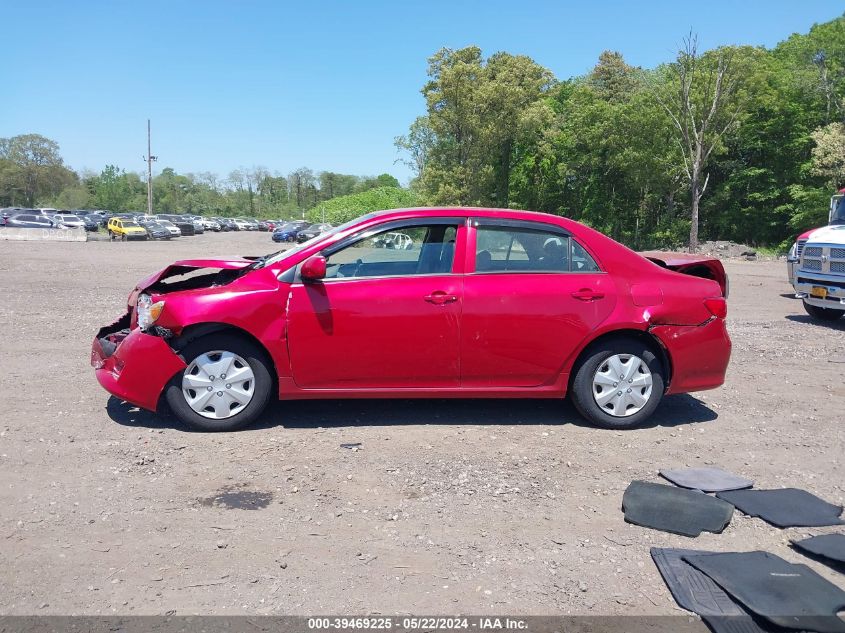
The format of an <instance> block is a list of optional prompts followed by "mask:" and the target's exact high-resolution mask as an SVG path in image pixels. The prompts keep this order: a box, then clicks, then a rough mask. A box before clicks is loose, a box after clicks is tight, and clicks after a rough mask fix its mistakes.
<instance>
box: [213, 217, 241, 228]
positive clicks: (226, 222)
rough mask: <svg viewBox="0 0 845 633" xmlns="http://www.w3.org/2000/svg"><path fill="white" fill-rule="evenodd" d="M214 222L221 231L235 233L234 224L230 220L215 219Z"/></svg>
mask: <svg viewBox="0 0 845 633" xmlns="http://www.w3.org/2000/svg"><path fill="white" fill-rule="evenodd" d="M214 220H215V221H216V222H217V223H218V224H219V225H220V230H221V231H237V228H236V227H235V223H234V221H233V220H232V218H221V217H216V218H214Z"/></svg>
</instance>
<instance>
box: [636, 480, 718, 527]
mask: <svg viewBox="0 0 845 633" xmlns="http://www.w3.org/2000/svg"><path fill="white" fill-rule="evenodd" d="M622 510H624V511H625V520H626V521H628V522H629V523H633V524H635V525H642V526H643V527H650V528H654V529H655V530H663V531H665V532H672V533H673V534H682V535H683V536H698V535H699V534H701V532H702V531H705V530H706V531H707V532H721V531H722V530H724V529H725V526H726V525H727V524H728V523H730V521H731V517H732V516H733V511H734V509H733V506H732V505H731V504H729V503H727V502H725V501H721V500H719V499H716V498H715V497H709V496H707V495H706V494H704V493H703V492H693V491H692V490H684V489H683V488H675V487H674V486H663V485H661V484H652V483H649V482H647V481H632V482H631V484H630V485H629V486H628V488H627V489H626V490H625V494H624V495H623V496H622Z"/></svg>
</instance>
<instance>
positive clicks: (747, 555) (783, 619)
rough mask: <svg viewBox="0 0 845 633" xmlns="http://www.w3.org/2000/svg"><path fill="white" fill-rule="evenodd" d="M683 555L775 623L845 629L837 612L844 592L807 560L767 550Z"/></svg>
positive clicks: (844, 605)
mask: <svg viewBox="0 0 845 633" xmlns="http://www.w3.org/2000/svg"><path fill="white" fill-rule="evenodd" d="M683 559H684V560H685V561H687V562H688V563H689V564H690V565H692V566H693V567H695V568H696V569H698V570H699V571H701V572H703V573H705V574H707V575H708V576H709V577H710V578H711V579H712V580H714V581H715V582H716V584H718V585H719V586H720V587H721V588H722V589H724V590H725V592H727V593H728V594H729V595H730V596H731V597H732V598H733V599H734V600H737V601H738V602H740V603H742V604H743V605H744V606H745V608H746V609H748V610H749V611H751V612H752V613H756V614H757V615H759V616H760V617H763V618H765V619H766V620H768V621H769V622H772V623H773V624H776V625H777V626H782V627H786V628H791V629H803V630H808V631H818V632H819V633H845V621H843V620H841V619H840V618H838V617H837V616H836V613H837V611H840V610H842V609H845V591H842V590H841V589H839V588H838V587H837V586H836V585H834V584H833V583H831V582H828V581H827V580H825V579H824V578H822V577H821V576H819V575H818V574H817V573H816V572H814V571H813V570H812V569H810V568H809V567H807V566H806V565H794V564H792V563H789V562H787V561H785V560H783V559H782V558H780V557H779V556H775V555H774V554H770V553H768V552H743V553H727V554H705V555H699V554H687V555H685V556H683Z"/></svg>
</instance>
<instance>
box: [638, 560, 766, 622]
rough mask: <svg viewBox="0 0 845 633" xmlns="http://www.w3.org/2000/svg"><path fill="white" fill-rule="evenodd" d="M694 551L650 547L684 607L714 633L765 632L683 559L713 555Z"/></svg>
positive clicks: (706, 577)
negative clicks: (698, 616) (696, 615)
mask: <svg viewBox="0 0 845 633" xmlns="http://www.w3.org/2000/svg"><path fill="white" fill-rule="evenodd" d="M713 553H715V552H702V551H696V550H692V549H670V548H658V547H652V548H651V557H652V559H654V564H655V565H657V569H658V571H659V572H660V575H661V576H663V580H664V581H665V582H666V586H667V587H669V591H671V592H672V597H674V598H675V602H677V603H678V604H679V605H680V606H681V607H683V608H684V609H686V610H687V611H692V612H693V613H697V614H698V615H700V616H701V619H702V620H704V621H705V622H706V623H707V625H708V626H709V627H710V628H711V629H712V630H713V631H714V633H766V629H764V628H762V627H760V626H759V625H758V624H757V623H756V622H755V621H754V620H753V619H752V618H751V616H750V615H748V612H747V611H746V610H745V609H744V608H743V607H742V606H741V605H739V604H737V603H736V602H734V601H733V600H732V599H731V597H730V596H729V595H728V594H726V593H725V592H724V591H723V590H722V588H721V587H720V586H719V585H717V584H716V583H715V582H713V581H712V580H711V579H710V578H709V577H708V576H706V575H705V574H703V573H701V572H700V571H698V570H697V569H696V568H695V567H693V566H692V565H690V564H689V563H688V562H686V561H685V560H683V559H682V558H681V557H682V556H687V555H689V556H696V555H699V556H700V555H706V554H713Z"/></svg>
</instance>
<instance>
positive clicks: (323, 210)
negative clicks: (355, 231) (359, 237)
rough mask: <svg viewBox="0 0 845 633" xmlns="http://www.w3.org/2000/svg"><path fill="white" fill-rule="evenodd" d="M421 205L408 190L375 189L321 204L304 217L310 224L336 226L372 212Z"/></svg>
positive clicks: (393, 188) (418, 198)
mask: <svg viewBox="0 0 845 633" xmlns="http://www.w3.org/2000/svg"><path fill="white" fill-rule="evenodd" d="M421 204H422V200H421V198H420V197H419V196H418V195H416V194H414V193H413V192H412V191H409V190H408V189H401V188H399V187H377V188H375V189H368V190H366V191H361V192H359V193H353V194H349V195H347V196H340V197H337V198H332V199H331V200H327V201H325V202H322V203H320V204H319V205H317V206H316V207H314V208H313V209H310V210H309V211H308V212H307V214H306V217H307V218H308V219H309V220H311V221H312V222H330V223H331V224H335V225H337V224H343V223H344V222H349V221H350V220H354V219H355V218H357V217H358V216H361V215H364V214H365V213H370V212H372V211H382V210H384V209H399V208H403V207H415V206H419V205H421Z"/></svg>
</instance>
